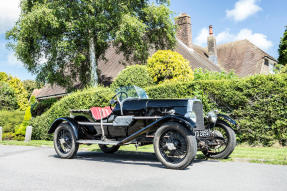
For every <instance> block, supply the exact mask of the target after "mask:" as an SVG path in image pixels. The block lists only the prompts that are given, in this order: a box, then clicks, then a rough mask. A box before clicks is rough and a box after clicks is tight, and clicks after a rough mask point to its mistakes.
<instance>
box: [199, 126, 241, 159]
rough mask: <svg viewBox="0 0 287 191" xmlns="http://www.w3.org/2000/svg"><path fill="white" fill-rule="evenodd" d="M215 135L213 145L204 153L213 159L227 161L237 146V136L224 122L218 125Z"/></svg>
mask: <svg viewBox="0 0 287 191" xmlns="http://www.w3.org/2000/svg"><path fill="white" fill-rule="evenodd" d="M212 130H213V133H214V135H215V137H214V138H213V140H212V142H213V145H212V146H209V147H208V149H207V150H203V151H202V153H203V154H204V155H205V156H206V157H208V158H213V159H226V158H228V157H229V155H230V154H231V153H232V152H233V150H234V148H235V146H236V135H235V133H234V131H233V130H232V128H231V127H229V126H228V125H227V124H226V123H224V122H218V123H216V125H215V127H214V129H212Z"/></svg>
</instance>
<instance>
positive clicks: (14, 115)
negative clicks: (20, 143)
mask: <svg viewBox="0 0 287 191" xmlns="http://www.w3.org/2000/svg"><path fill="white" fill-rule="evenodd" d="M23 119H24V112H23V111H0V126H1V127H3V139H5V140H8V139H9V140H10V139H13V138H14V136H15V134H14V132H15V127H17V126H18V125H20V124H21V123H22V121H23Z"/></svg>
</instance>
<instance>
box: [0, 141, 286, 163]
mask: <svg viewBox="0 0 287 191" xmlns="http://www.w3.org/2000/svg"><path fill="white" fill-rule="evenodd" d="M0 144H2V145H24V146H50V147H52V146H53V142H52V141H31V142H28V143H24V142H23V141H2V142H0ZM80 148H81V149H82V150H87V151H100V149H99V147H98V146H97V145H90V146H87V145H81V146H80ZM120 151H121V152H125V151H137V152H153V146H152V145H147V146H143V147H138V148H137V149H136V148H135V146H134V145H126V146H122V147H121V148H120ZM197 158H198V159H204V158H205V157H204V155H202V154H201V152H198V153H197ZM209 160H210V159H209ZM220 161H242V162H252V163H264V164H276V165H287V147H251V146H248V145H238V146H236V148H235V150H234V152H233V153H232V154H231V156H230V158H228V159H223V160H220Z"/></svg>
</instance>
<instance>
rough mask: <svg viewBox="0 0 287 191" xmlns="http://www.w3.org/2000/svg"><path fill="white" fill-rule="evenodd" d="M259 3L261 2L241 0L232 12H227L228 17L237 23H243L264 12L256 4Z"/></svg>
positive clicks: (257, 0)
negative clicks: (250, 17) (259, 12)
mask: <svg viewBox="0 0 287 191" xmlns="http://www.w3.org/2000/svg"><path fill="white" fill-rule="evenodd" d="M259 1H261V0H239V1H237V2H236V3H235V6H234V8H233V9H232V10H226V17H227V18H231V19H234V20H235V21H243V20H245V19H247V18H248V17H249V16H251V15H254V14H255V13H257V12H258V11H261V10H262V8H261V7H259V6H258V5H257V4H256V3H258V2H259Z"/></svg>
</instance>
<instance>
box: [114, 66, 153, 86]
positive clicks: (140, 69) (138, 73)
mask: <svg viewBox="0 0 287 191" xmlns="http://www.w3.org/2000/svg"><path fill="white" fill-rule="evenodd" d="M152 84H153V80H152V78H151V77H150V75H149V73H148V71H147V67H146V66H145V65H133V66H128V67H126V68H125V69H124V70H123V71H121V72H120V74H119V75H118V76H117V77H116V79H115V80H114V82H113V83H112V85H111V88H112V89H117V88H119V87H121V86H131V85H135V86H139V87H141V88H144V87H147V86H151V85H152Z"/></svg>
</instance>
